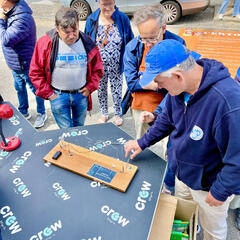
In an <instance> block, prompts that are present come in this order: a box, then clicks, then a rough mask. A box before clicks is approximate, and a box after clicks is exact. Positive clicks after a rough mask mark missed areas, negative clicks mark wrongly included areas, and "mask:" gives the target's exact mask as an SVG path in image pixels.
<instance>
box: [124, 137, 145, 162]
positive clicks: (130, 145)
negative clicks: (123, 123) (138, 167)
mask: <svg viewBox="0 0 240 240" xmlns="http://www.w3.org/2000/svg"><path fill="white" fill-rule="evenodd" d="M124 149H125V157H126V158H127V157H128V154H129V153H130V152H131V151H133V154H132V155H131V156H130V159H133V158H135V157H136V156H137V155H138V154H139V153H140V152H142V149H141V148H140V147H139V145H138V142H137V140H130V141H127V142H126V144H125V145H124Z"/></svg>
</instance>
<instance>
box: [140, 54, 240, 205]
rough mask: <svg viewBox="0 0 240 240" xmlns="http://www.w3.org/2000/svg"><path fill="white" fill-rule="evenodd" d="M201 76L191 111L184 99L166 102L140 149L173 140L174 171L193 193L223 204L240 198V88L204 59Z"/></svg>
mask: <svg viewBox="0 0 240 240" xmlns="http://www.w3.org/2000/svg"><path fill="white" fill-rule="evenodd" d="M197 63H198V64H199V65H201V66H202V67H203V76H202V80H201V84H200V86H199V89H198V91H197V92H195V94H194V95H192V96H191V98H190V99H189V101H188V103H187V106H186V105H185V104H184V97H183V95H184V94H183V93H182V94H180V95H178V96H174V97H172V96H168V98H167V100H166V107H165V108H164V109H163V112H162V114H159V115H158V118H157V119H156V121H155V123H154V125H153V126H152V127H151V128H150V129H149V130H148V132H147V133H146V134H145V135H144V136H143V137H142V138H140V139H139V140H138V143H139V146H140V147H141V149H142V150H143V149H145V148H146V147H148V146H150V145H152V144H154V143H156V142H157V141H159V140H161V139H162V138H164V137H165V136H167V135H170V134H171V135H170V141H171V148H169V149H168V162H169V165H170V169H171V170H172V171H173V172H175V173H176V176H177V177H178V179H179V180H181V181H182V182H184V183H185V184H186V185H187V186H189V187H190V188H191V189H194V190H203V191H210V192H211V194H212V195H213V196H214V198H216V199H217V200H220V201H225V200H226V199H227V197H229V196H230V195H232V194H240V184H239V179H240V147H239V144H240V125H239V123H240V86H239V85H238V84H237V83H236V82H235V81H234V80H233V79H232V78H231V77H230V74H229V72H228V70H227V68H225V67H224V66H223V64H222V63H220V62H217V61H215V60H210V59H201V60H198V61H197Z"/></svg>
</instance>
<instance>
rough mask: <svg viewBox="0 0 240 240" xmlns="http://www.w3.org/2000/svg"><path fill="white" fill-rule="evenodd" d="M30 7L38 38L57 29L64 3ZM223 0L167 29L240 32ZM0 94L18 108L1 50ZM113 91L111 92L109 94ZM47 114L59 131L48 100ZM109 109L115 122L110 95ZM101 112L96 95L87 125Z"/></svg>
mask: <svg viewBox="0 0 240 240" xmlns="http://www.w3.org/2000/svg"><path fill="white" fill-rule="evenodd" d="M27 2H28V3H29V4H30V7H31V8H32V10H33V16H34V18H35V21H36V26H37V36H38V38H39V37H41V36H43V35H44V34H45V32H46V31H48V30H50V29H51V28H54V16H55V13H56V11H57V10H58V9H59V7H60V4H59V2H58V1H56V0H42V1H38V0H33V1H30V0H29V1H27ZM221 2H222V1H221V0H211V1H210V5H209V7H208V8H207V9H206V10H205V11H203V12H201V13H197V14H193V15H189V16H184V17H182V18H181V19H180V21H179V22H177V23H176V24H174V25H168V26H167V29H168V30H170V31H172V32H174V33H176V34H177V33H178V32H179V30H180V28H199V29H202V28H204V29H216V30H233V31H239V29H240V28H239V27H240V20H239V19H236V18H233V17H232V16H231V14H232V8H231V7H229V8H228V9H227V11H226V16H225V17H224V18H223V20H219V19H218V11H219V8H220V5H221ZM84 26H85V22H80V29H81V30H84ZM132 28H133V31H134V33H135V35H136V34H138V33H137V29H136V27H135V26H133V25H132ZM0 65H1V68H0V76H1V77H0V93H1V95H2V96H3V98H4V99H5V100H6V101H10V102H11V103H12V104H13V105H14V106H16V107H17V106H18V99H17V95H16V91H15V89H14V83H13V78H12V75H11V71H10V69H8V67H7V65H6V63H5V60H4V57H3V54H2V50H0ZM125 89H126V84H125V83H124V90H123V93H124V92H125ZM109 92H110V91H109ZM29 105H30V107H29V111H30V113H31V115H32V118H31V119H30V122H31V123H33V122H34V120H35V117H36V101H35V96H34V95H33V94H32V93H31V92H30V91H29ZM45 106H46V111H47V115H48V120H47V122H46V124H45V126H44V127H43V128H41V129H39V131H47V130H53V129H58V127H57V125H56V123H55V120H54V118H53V116H52V114H51V110H50V104H49V102H48V101H45ZM109 107H110V108H109V109H110V120H109V121H110V122H111V121H113V118H112V117H113V103H112V97H111V96H110V95H109ZM100 115H101V114H100V113H99V110H98V100H97V93H96V92H94V93H93V110H92V112H91V113H90V114H89V113H88V115H87V119H86V125H89V124H96V122H97V120H98V118H99V117H100ZM120 128H121V129H123V130H124V131H125V132H127V133H128V134H129V135H131V136H132V137H135V131H134V123H133V119H132V117H131V115H130V113H129V112H128V113H127V114H126V115H125V116H124V123H123V125H122V126H121V127H120ZM152 149H153V151H154V152H156V153H158V151H157V149H156V148H154V147H153V148H152ZM239 239H240V231H238V230H237V229H236V228H235V225H234V212H233V211H232V210H230V211H229V217H228V237H227V240H239ZM198 240H202V235H200V236H198Z"/></svg>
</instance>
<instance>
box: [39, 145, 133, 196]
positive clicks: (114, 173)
mask: <svg viewBox="0 0 240 240" xmlns="http://www.w3.org/2000/svg"><path fill="white" fill-rule="evenodd" d="M57 151H60V152H61V153H62V154H61V155H60V157H59V158H58V159H57V160H54V159H53V158H52V157H53V155H54V154H55V153H56V152H57ZM43 160H45V161H47V162H50V163H52V164H54V165H56V166H59V167H61V168H64V169H66V170H69V171H72V172H74V173H77V174H80V175H82V176H84V177H87V178H90V179H92V180H95V181H98V182H100V183H103V184H105V185H107V186H109V187H112V188H115V189H117V190H119V191H121V192H125V191H126V190H127V188H128V186H129V184H130V182H131V181H132V179H133V177H134V175H135V173H136V172H137V166H134V165H132V164H128V163H126V162H123V161H121V160H118V159H115V158H112V157H109V156H106V155H104V154H101V153H97V152H93V151H91V150H89V149H87V148H83V147H80V146H77V145H75V144H72V143H68V142H66V141H60V142H59V143H58V144H57V145H56V146H55V147H54V148H53V149H52V150H51V151H50V152H49V153H48V154H47V155H46V156H45V157H44V158H43Z"/></svg>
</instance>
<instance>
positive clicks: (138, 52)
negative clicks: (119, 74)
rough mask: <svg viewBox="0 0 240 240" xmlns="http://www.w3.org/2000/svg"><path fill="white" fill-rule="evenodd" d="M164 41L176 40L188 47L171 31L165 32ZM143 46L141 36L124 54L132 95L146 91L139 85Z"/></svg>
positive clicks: (134, 40) (129, 45)
mask: <svg viewBox="0 0 240 240" xmlns="http://www.w3.org/2000/svg"><path fill="white" fill-rule="evenodd" d="M164 39H175V40H177V41H179V42H181V43H182V44H184V45H186V44H185V41H184V40H183V39H182V38H181V37H179V36H177V35H176V34H174V33H171V32H169V31H166V32H165V34H164ZM143 46H144V44H143V43H141V42H140V41H139V36H138V37H135V38H134V39H133V40H132V41H131V42H129V43H128V45H127V46H126V50H125V53H124V75H125V77H126V81H127V85H128V89H129V90H130V91H131V92H132V93H133V92H142V91H144V90H143V89H142V87H141V86H140V84H139V77H140V76H141V73H140V72H139V66H140V64H141V61H142V57H143Z"/></svg>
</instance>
